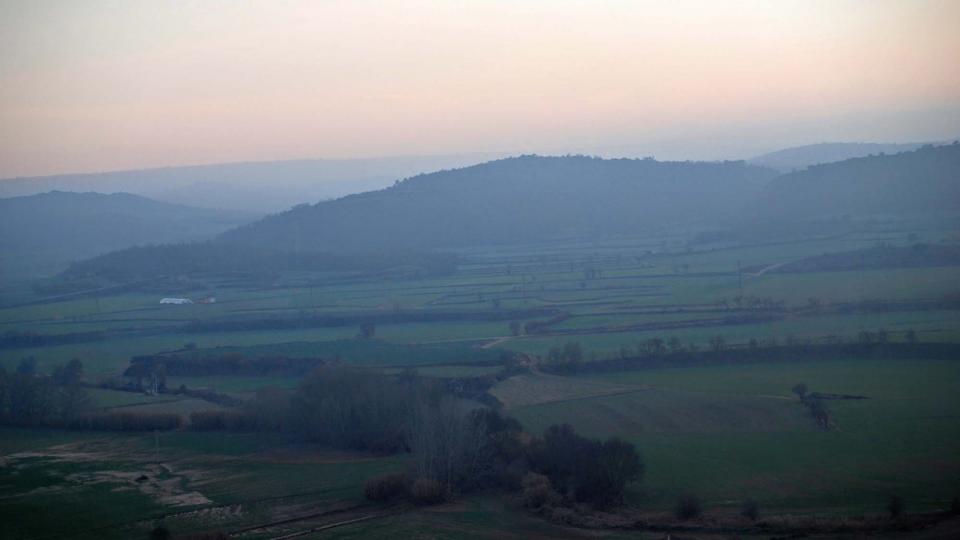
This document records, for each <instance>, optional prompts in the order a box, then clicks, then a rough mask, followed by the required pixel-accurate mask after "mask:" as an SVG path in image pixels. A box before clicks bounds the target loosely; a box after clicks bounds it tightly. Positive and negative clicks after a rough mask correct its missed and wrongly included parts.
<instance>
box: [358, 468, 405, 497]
mask: <svg viewBox="0 0 960 540" xmlns="http://www.w3.org/2000/svg"><path fill="white" fill-rule="evenodd" d="M406 491H407V480H406V477H405V476H404V475H403V474H401V473H394V474H383V475H380V476H374V477H373V478H370V479H368V480H367V482H366V484H364V486H363V494H364V496H366V497H367V499H368V500H371V501H387V500H390V499H393V498H395V497H399V496H400V495H403V494H404V493H406Z"/></svg>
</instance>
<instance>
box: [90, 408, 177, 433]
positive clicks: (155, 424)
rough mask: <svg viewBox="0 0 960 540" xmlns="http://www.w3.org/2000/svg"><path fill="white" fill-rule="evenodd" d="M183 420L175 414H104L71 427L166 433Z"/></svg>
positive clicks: (175, 427) (96, 415) (93, 416)
mask: <svg viewBox="0 0 960 540" xmlns="http://www.w3.org/2000/svg"><path fill="white" fill-rule="evenodd" d="M182 422H183V418H181V416H180V415H179V414H175V413H132V412H122V413H105V414H95V415H92V416H86V417H83V418H80V419H78V420H77V421H76V422H74V423H73V424H72V425H73V426H74V427H77V428H81V429H93V430H97V431H154V430H159V431H166V430H171V429H178V428H179V427H180V425H181V424H182Z"/></svg>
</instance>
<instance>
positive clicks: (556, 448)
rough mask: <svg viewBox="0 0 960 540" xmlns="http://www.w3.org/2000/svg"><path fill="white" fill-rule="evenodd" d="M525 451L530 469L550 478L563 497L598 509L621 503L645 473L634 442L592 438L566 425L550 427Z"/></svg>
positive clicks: (554, 487) (551, 483) (552, 484)
mask: <svg viewBox="0 0 960 540" xmlns="http://www.w3.org/2000/svg"><path fill="white" fill-rule="evenodd" d="M525 453H526V456H527V459H528V464H529V468H530V471H532V472H534V473H537V474H542V475H543V476H545V477H546V478H547V479H549V481H550V485H551V487H552V488H553V489H554V490H556V492H557V493H558V494H559V495H560V496H561V497H562V499H561V500H566V501H571V502H581V503H589V504H591V505H593V506H594V507H596V508H607V507H610V506H614V505H617V504H621V503H622V502H623V493H624V489H625V488H626V485H627V483H629V482H635V481H638V480H640V478H641V477H642V475H643V472H644V464H643V461H642V460H641V459H640V455H639V454H638V453H637V451H636V449H635V448H634V446H633V445H632V444H630V443H628V442H626V441H623V440H621V439H618V438H611V439H608V440H606V441H602V442H601V441H596V440H592V439H588V438H586V437H582V436H580V435H577V434H576V432H574V430H573V428H571V427H570V426H569V425H566V424H563V425H554V426H550V427H549V428H548V429H547V430H546V432H544V434H543V437H542V438H537V439H534V440H533V441H532V442H531V443H530V444H529V445H528V446H527V447H526V449H525ZM540 485H541V486H542V482H541V483H540Z"/></svg>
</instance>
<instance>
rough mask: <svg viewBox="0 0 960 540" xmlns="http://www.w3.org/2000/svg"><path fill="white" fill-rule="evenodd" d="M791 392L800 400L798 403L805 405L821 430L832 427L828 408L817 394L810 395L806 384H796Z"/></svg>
mask: <svg viewBox="0 0 960 540" xmlns="http://www.w3.org/2000/svg"><path fill="white" fill-rule="evenodd" d="M791 391H792V392H793V393H794V394H796V395H797V397H798V398H799V399H800V403H802V404H803V405H805V406H806V407H807V409H808V410H809V411H810V416H812V417H813V419H814V420H815V421H816V422H817V426H819V427H820V428H821V429H824V430H829V429H830V427H831V425H832V420H831V416H830V408H829V407H827V404H826V403H825V402H824V400H823V398H822V397H820V395H819V394H816V393H811V392H810V390H809V388H807V385H806V383H802V382H801V383H797V384H795V385H794V386H793V388H791Z"/></svg>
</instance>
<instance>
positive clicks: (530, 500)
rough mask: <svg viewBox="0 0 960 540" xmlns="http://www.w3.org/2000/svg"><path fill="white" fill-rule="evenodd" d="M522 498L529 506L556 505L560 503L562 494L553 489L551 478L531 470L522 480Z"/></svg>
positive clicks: (524, 503)
mask: <svg viewBox="0 0 960 540" xmlns="http://www.w3.org/2000/svg"><path fill="white" fill-rule="evenodd" d="M520 485H521V492H520V500H521V501H522V502H523V505H524V506H526V507H527V508H540V507H542V506H548V507H549V506H556V505H557V504H559V503H560V494H559V493H557V492H556V490H554V489H553V486H552V485H551V484H550V479H549V478H547V477H546V476H544V475H542V474H537V473H535V472H529V473H527V474H525V475H524V476H523V479H522V480H521V481H520Z"/></svg>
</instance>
